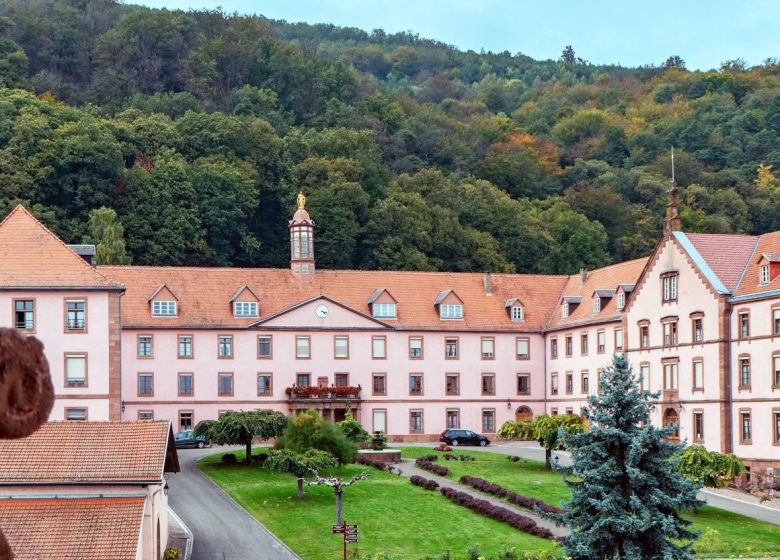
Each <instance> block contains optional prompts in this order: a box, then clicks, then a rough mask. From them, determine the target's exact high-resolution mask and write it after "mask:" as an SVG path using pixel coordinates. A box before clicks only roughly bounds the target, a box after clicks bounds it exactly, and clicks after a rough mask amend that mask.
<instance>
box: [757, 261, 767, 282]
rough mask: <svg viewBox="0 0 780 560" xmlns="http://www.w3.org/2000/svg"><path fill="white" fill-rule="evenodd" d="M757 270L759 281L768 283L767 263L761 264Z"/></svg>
mask: <svg viewBox="0 0 780 560" xmlns="http://www.w3.org/2000/svg"><path fill="white" fill-rule="evenodd" d="M758 271H759V283H760V284H769V265H768V264H764V265H761V267H759V269H758Z"/></svg>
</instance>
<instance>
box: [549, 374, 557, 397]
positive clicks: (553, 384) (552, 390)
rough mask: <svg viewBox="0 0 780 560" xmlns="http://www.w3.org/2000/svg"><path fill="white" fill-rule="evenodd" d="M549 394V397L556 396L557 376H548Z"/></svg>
mask: <svg viewBox="0 0 780 560" xmlns="http://www.w3.org/2000/svg"><path fill="white" fill-rule="evenodd" d="M550 394H551V395H557V394H558V374H557V373H553V374H552V375H551V376H550Z"/></svg>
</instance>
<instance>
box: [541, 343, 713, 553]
mask: <svg viewBox="0 0 780 560" xmlns="http://www.w3.org/2000/svg"><path fill="white" fill-rule="evenodd" d="M600 388H601V393H600V394H599V395H597V396H592V397H590V398H589V399H588V404H589V409H590V410H589V411H588V412H587V413H586V418H587V419H588V420H589V421H590V431H588V432H585V433H582V434H577V435H568V436H565V437H566V439H565V445H566V449H568V450H569V451H570V452H571V454H572V461H573V466H571V467H565V468H564V467H556V469H557V470H560V471H563V472H564V474H565V475H566V476H573V477H576V479H566V484H567V485H568V486H569V488H570V489H571V493H572V499H571V501H570V502H569V503H568V504H565V508H566V511H565V512H564V513H563V514H560V515H558V516H556V521H557V522H559V523H561V524H563V525H566V526H567V527H568V528H569V529H571V535H570V536H568V537H567V538H566V539H565V540H564V541H563V548H564V550H565V552H566V556H568V557H571V558H572V560H604V559H610V560H612V559H618V558H619V559H631V560H655V559H658V560H677V559H687V558H693V550H692V541H694V540H696V539H697V538H698V533H695V532H692V531H690V530H689V529H688V526H689V525H690V524H691V522H690V521H687V520H685V519H682V518H681V517H680V512H681V511H683V510H686V509H691V508H697V507H698V506H700V505H701V504H702V502H701V501H699V500H697V499H696V494H697V492H698V490H699V486H698V485H696V484H695V483H693V482H691V481H690V480H688V479H686V478H684V477H683V476H681V475H680V473H679V472H678V471H677V469H676V462H677V458H676V457H677V455H678V452H679V451H680V449H681V447H682V445H681V444H675V443H671V442H669V441H666V438H669V437H671V436H673V435H674V434H675V432H676V430H677V427H676V426H667V427H664V428H656V427H655V426H653V425H652V424H651V423H650V416H649V412H650V406H651V405H650V403H649V399H650V398H651V397H652V398H657V397H658V395H650V393H648V392H647V391H640V390H639V387H638V384H637V383H636V381H635V379H634V375H633V373H632V371H631V367H630V366H629V364H628V360H626V358H625V357H624V356H620V355H616V356H615V357H614V358H613V361H612V366H611V367H610V368H608V369H607V370H606V371H604V372H603V373H602V375H601V380H600Z"/></svg>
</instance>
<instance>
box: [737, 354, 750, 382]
mask: <svg viewBox="0 0 780 560" xmlns="http://www.w3.org/2000/svg"><path fill="white" fill-rule="evenodd" d="M739 388H740V389H750V357H745V358H740V359H739Z"/></svg>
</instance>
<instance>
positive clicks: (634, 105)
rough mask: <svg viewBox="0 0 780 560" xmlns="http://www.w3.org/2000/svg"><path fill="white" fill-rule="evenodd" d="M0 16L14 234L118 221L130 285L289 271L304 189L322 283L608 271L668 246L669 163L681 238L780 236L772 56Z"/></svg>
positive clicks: (104, 9) (294, 27) (2, 141)
mask: <svg viewBox="0 0 780 560" xmlns="http://www.w3.org/2000/svg"><path fill="white" fill-rule="evenodd" d="M0 17H1V18H2V20H0V86H2V89H0V216H4V215H5V214H6V213H7V211H8V210H9V209H10V208H11V207H12V206H13V205H15V204H17V203H18V202H24V203H25V204H27V205H29V206H30V207H31V208H32V209H33V211H34V213H35V214H36V215H37V216H39V217H40V218H41V219H43V220H44V222H45V223H46V224H47V225H49V226H50V227H51V228H52V229H53V230H54V231H55V232H57V233H58V234H59V235H60V236H62V237H63V239H65V240H66V241H69V242H80V241H100V240H101V236H102V235H105V229H106V228H105V227H103V228H100V227H98V228H95V227H93V228H90V226H89V224H90V212H91V211H92V210H94V209H96V208H99V207H102V206H106V207H110V208H113V209H114V210H116V213H117V216H118V220H119V222H121V225H122V226H124V230H125V239H126V243H127V251H128V253H129V255H130V256H131V257H132V259H133V262H134V263H136V264H168V265H183V264H189V265H220V266H222V265H236V266H287V263H288V259H289V243H288V238H287V220H288V219H289V217H290V215H291V213H292V210H293V207H294V201H295V194H296V193H297V191H298V190H302V191H303V192H304V193H306V195H307V196H308V200H309V202H308V204H307V208H308V209H309V211H310V213H311V215H312V217H313V219H314V220H315V221H316V223H317V231H316V251H317V261H318V265H319V266H320V267H321V268H382V269H417V270H448V271H482V270H491V271H518V272H545V273H561V272H574V271H576V270H578V269H579V268H580V267H589V268H590V267H596V266H601V265H605V264H608V263H610V262H615V261H621V260H625V259H629V258H634V257H637V256H641V255H645V254H647V252H648V251H649V250H650V248H651V247H652V245H653V243H654V242H655V241H656V239H657V236H658V234H659V231H660V225H661V218H662V216H663V209H664V205H665V203H666V194H665V193H666V190H667V189H668V187H669V179H670V159H669V149H670V146H671V145H674V147H675V154H676V178H677V184H678V185H679V187H680V198H681V200H682V205H683V206H682V208H681V214H682V217H683V224H684V228H685V229H686V230H687V231H703V232H744V233H761V232H765V231H770V230H778V229H780V180H778V179H777V178H776V176H775V174H774V172H773V169H772V166H774V167H775V168H776V169H779V170H780V63H778V61H776V60H774V59H768V60H767V61H766V62H765V63H764V64H763V65H761V66H757V67H753V68H746V67H745V64H744V63H743V62H742V61H740V60H739V59H736V60H732V61H726V62H724V64H723V66H722V68H720V69H719V70H716V71H710V72H689V71H687V70H686V69H685V67H684V62H683V61H682V60H680V59H679V57H674V56H670V58H669V59H668V60H667V61H666V62H665V63H660V62H661V61H658V62H659V63H660V64H658V65H649V66H647V67H642V68H621V67H613V66H608V67H607V66H597V65H593V64H590V63H588V62H586V61H583V60H581V59H579V58H577V56H576V54H575V52H574V51H573V49H566V50H565V51H564V52H563V55H562V57H561V60H558V61H535V60H532V59H531V58H529V57H527V56H524V55H522V54H511V53H509V52H503V53H475V52H463V51H459V50H457V49H455V48H453V47H451V46H448V45H445V44H441V43H438V42H435V41H430V40H425V39H422V38H419V37H417V36H414V35H411V34H393V35H390V34H386V33H384V32H382V31H381V30H376V31H373V32H371V33H366V32H363V31H360V30H357V29H348V28H339V27H335V26H333V25H303V24H288V23H286V22H280V21H271V20H267V19H264V18H262V17H239V16H235V15H229V14H224V13H221V12H218V11H201V12H197V11H193V12H177V11H172V12H171V11H158V10H150V9H147V8H141V7H137V6H129V5H122V4H118V3H116V2H112V1H108V0H0ZM539 24H540V25H543V24H545V22H539ZM563 47H564V46H563V45H562V46H561V48H562V50H563ZM671 54H673V53H670V55H671ZM102 219H105V214H103V215H102ZM108 219H109V220H110V216H109V218H108ZM96 221H99V220H97V219H96V218H95V217H94V216H93V225H94V223H95V222H96ZM95 236H97V238H96V237H95Z"/></svg>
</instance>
